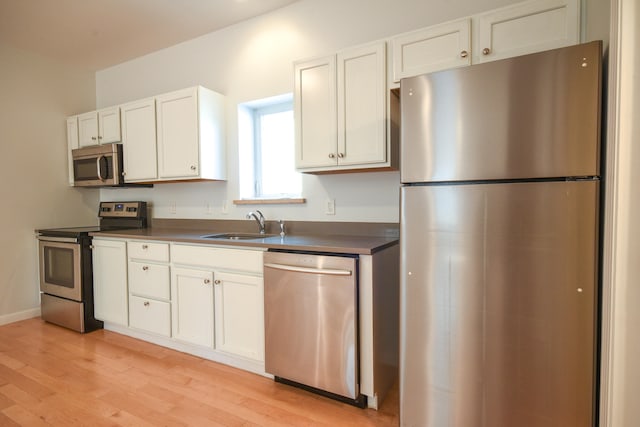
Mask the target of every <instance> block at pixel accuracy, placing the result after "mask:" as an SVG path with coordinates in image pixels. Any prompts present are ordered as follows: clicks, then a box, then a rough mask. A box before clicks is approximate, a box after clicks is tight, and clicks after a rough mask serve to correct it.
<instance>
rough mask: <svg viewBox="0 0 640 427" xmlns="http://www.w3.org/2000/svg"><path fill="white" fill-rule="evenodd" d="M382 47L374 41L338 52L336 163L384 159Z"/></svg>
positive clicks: (385, 92)
mask: <svg viewBox="0 0 640 427" xmlns="http://www.w3.org/2000/svg"><path fill="white" fill-rule="evenodd" d="M385 48H386V45H385V44H384V43H376V44H374V45H369V46H364V47H360V48H355V49H350V50H347V51H343V52H340V53H338V56H337V66H338V147H337V153H336V155H337V160H338V165H339V166H356V165H366V164H381V163H384V162H385V161H386V159H387V144H386V140H387V138H386V123H385V119H386V100H387V97H386V94H387V86H386V49H385Z"/></svg>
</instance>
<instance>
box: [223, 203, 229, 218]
mask: <svg viewBox="0 0 640 427" xmlns="http://www.w3.org/2000/svg"><path fill="white" fill-rule="evenodd" d="M222 213H223V214H225V215H227V214H228V213H229V203H228V202H227V201H226V200H223V201H222Z"/></svg>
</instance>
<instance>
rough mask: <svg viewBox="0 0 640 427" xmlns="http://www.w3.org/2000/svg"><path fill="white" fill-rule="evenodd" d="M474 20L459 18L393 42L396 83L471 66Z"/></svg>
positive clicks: (401, 36) (411, 33) (399, 37)
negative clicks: (414, 77) (448, 69)
mask: <svg viewBox="0 0 640 427" xmlns="http://www.w3.org/2000/svg"><path fill="white" fill-rule="evenodd" d="M470 30H471V20H470V19H469V18H464V19H459V20H456V21H451V22H447V23H444V24H440V25H434V26H432V27H428V28H424V29H421V30H418V31H413V32H410V33H406V34H402V35H399V36H397V37H394V38H393V39H392V40H391V43H392V45H393V81H394V82H399V81H400V79H402V78H405V77H412V76H417V75H420V74H425V73H431V72H433V71H439V70H445V69H447V68H455V67H463V66H466V65H470V64H471V31H470Z"/></svg>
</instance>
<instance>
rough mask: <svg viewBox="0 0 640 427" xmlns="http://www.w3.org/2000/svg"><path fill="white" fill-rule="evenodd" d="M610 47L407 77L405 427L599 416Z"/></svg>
mask: <svg viewBox="0 0 640 427" xmlns="http://www.w3.org/2000/svg"><path fill="white" fill-rule="evenodd" d="M601 50H602V46H601V42H592V43H586V44H582V45H577V46H572V47H567V48H562V49H557V50H552V51H547V52H542V53H536V54H532V55H525V56H521V57H517V58H512V59H508V60H502V61H496V62H491V63H486V64H480V65H472V66H470V67H466V68H459V69H454V70H447V71H443V72H437V73H432V74H427V75H422V76H418V77H413V78H408V79H403V80H402V82H401V101H400V102H401V161H402V163H401V165H402V166H401V181H402V187H401V234H400V240H401V331H400V358H401V363H400V421H401V425H402V426H416V427H448V426H460V427H476V426H484V427H515V426H518V427H527V426H544V427H553V426H558V427H567V426H572V427H574V426H576V427H577V426H580V427H582V426H591V425H593V424H594V422H595V416H594V411H595V408H596V405H595V404H594V402H595V399H596V397H595V396H596V386H595V383H596V372H597V342H598V340H597V325H598V308H597V307H598V259H599V250H598V234H599V209H600V191H601V190H600V180H599V174H600V115H601V113H600V99H601V70H602V65H601V56H602V53H601Z"/></svg>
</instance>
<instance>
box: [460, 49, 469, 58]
mask: <svg viewBox="0 0 640 427" xmlns="http://www.w3.org/2000/svg"><path fill="white" fill-rule="evenodd" d="M467 56H469V52H467V51H466V50H463V51H462V52H460V58H466V57H467Z"/></svg>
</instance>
